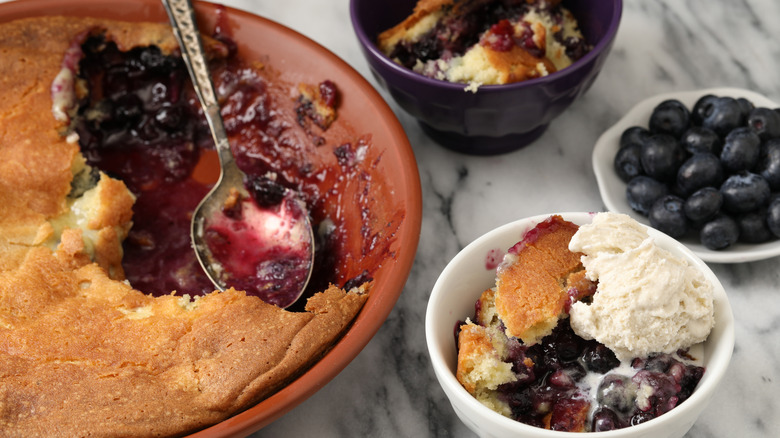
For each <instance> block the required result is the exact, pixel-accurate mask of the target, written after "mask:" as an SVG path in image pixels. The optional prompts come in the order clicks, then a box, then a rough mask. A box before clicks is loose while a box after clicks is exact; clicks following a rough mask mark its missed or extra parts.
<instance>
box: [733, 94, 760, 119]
mask: <svg viewBox="0 0 780 438" xmlns="http://www.w3.org/2000/svg"><path fill="white" fill-rule="evenodd" d="M737 103H739V107H740V108H741V109H742V114H745V117H747V115H748V114H750V112H751V111H753V110H754V109H755V108H756V106H755V105H753V102H751V101H749V100H747V99H745V98H744V97H738V98H737Z"/></svg>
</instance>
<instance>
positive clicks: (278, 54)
mask: <svg viewBox="0 0 780 438" xmlns="http://www.w3.org/2000/svg"><path fill="white" fill-rule="evenodd" d="M196 9H197V12H198V18H199V21H200V26H201V28H202V29H203V30H205V31H206V32H209V31H210V30H211V29H213V27H214V26H215V22H216V20H217V16H218V15H220V14H224V15H225V16H226V17H227V19H228V23H229V27H230V29H231V31H232V34H233V37H234V39H235V41H236V42H237V44H238V53H239V56H240V57H242V58H244V59H252V60H258V61H260V62H264V63H266V62H267V63H268V64H269V65H270V66H272V67H273V68H274V69H275V70H276V71H278V72H279V78H280V80H284V81H288V82H290V83H297V82H307V83H317V82H319V81H321V80H323V79H329V80H332V81H333V82H335V83H336V84H338V86H339V90H340V92H341V104H340V107H339V117H338V119H337V121H336V123H335V124H334V129H335V130H337V131H336V132H338V133H342V134H343V135H344V136H345V137H347V138H348V137H350V136H367V138H369V139H370V143H371V146H372V147H373V148H375V149H377V150H378V151H379V152H377V156H378V157H381V159H380V160H377V164H376V166H374V167H373V170H372V171H373V172H374V173H375V175H373V176H374V177H376V180H378V181H382V193H386V194H389V199H387V200H386V203H383V204H384V205H387V206H392V209H391V210H393V211H386V212H382V213H380V215H381V214H387V215H389V214H393V213H394V214H398V213H399V212H400V214H401V216H402V217H403V219H402V221H401V224H400V226H399V227H398V229H397V231H396V232H395V233H394V234H393V236H392V238H393V241H392V244H391V245H390V251H388V252H387V256H386V257H385V258H384V259H383V260H381V263H378V264H374V263H375V261H371V262H370V263H372V264H374V265H373V266H372V269H373V272H374V275H373V278H374V288H373V290H372V292H371V295H370V298H369V299H368V301H367V302H366V304H365V306H364V308H363V309H362V311H361V312H360V314H359V315H358V317H357V318H356V320H355V321H354V323H353V325H352V327H351V328H350V329H349V331H348V332H347V333H346V334H345V335H344V336H343V338H342V339H341V340H340V341H339V342H338V343H337V344H336V345H334V346H333V348H332V349H331V350H330V351H329V352H327V353H326V355H325V356H324V357H323V358H322V359H321V360H319V362H317V363H316V364H315V365H314V366H313V367H312V368H310V369H309V370H308V371H307V372H306V373H305V374H303V375H302V376H300V377H299V378H298V379H297V380H295V381H294V382H292V383H290V384H289V385H287V386H286V387H285V388H284V389H282V390H280V391H279V392H277V393H276V394H274V395H272V396H271V397H269V398H267V399H265V400H263V401H262V402H260V403H259V404H257V405H255V406H254V407H252V408H250V409H248V410H246V411H244V412H241V413H239V414H237V415H235V416H233V417H231V418H229V419H228V420H226V421H223V422H222V423H219V424H217V425H214V426H212V427H210V428H208V429H205V430H202V431H200V432H197V433H195V434H193V435H192V436H196V437H206V436H208V437H217V436H219V437H232V436H245V435H248V434H250V433H252V432H254V431H256V430H258V429H260V428H262V427H264V426H266V425H268V424H269V423H271V422H273V421H274V420H276V419H277V418H279V417H281V416H282V415H284V414H285V413H286V412H288V411H289V410H291V409H292V408H293V407H295V406H296V405H298V404H299V403H301V402H302V401H303V400H305V399H306V398H308V397H309V396H311V395H312V394H314V392H316V391H317V390H319V389H320V388H322V387H323V386H325V384H327V383H328V382H329V381H330V380H331V379H332V378H333V377H335V376H336V375H337V374H338V373H339V372H340V371H341V370H342V369H344V367H346V365H347V364H349V362H350V361H351V360H352V359H354V358H355V357H356V356H357V354H358V353H359V352H360V351H361V350H362V349H363V347H364V346H365V345H366V344H367V343H368V342H369V340H370V339H371V338H372V337H373V335H374V334H375V333H376V332H377V330H378V329H379V327H380V326H381V325H382V323H383V322H384V321H385V319H386V317H387V315H388V314H389V313H390V311H391V309H392V308H393V306H394V304H395V302H396V300H397V299H398V297H399V295H400V293H401V291H402V290H403V288H404V284H405V282H406V279H407V277H408V275H409V272H410V269H411V266H412V262H413V260H414V255H415V252H416V249H417V243H418V238H419V233H420V222H421V210H422V206H421V202H422V201H421V193H420V180H419V175H418V171H417V164H416V162H415V159H414V154H413V152H412V149H411V147H410V145H409V141H408V139H407V137H406V134H405V133H404V130H403V128H402V126H401V125H400V123H399V122H398V120H397V118H396V117H395V115H394V114H393V112H392V111H391V110H390V108H389V107H388V106H387V104H386V103H385V102H384V100H383V99H382V98H381V96H380V95H379V94H378V93H377V92H376V90H374V89H373V88H372V86H371V85H370V84H369V83H368V82H367V81H366V80H365V79H364V78H363V77H362V76H361V75H360V74H359V73H357V72H356V71H355V70H353V69H352V68H351V67H350V66H349V65H348V64H346V63H345V62H344V61H342V60H341V59H339V58H338V57H337V56H335V55H334V54H333V53H331V52H329V51H328V50H327V49H325V48H323V47H322V46H320V45H318V44H317V43H315V42H313V41H311V40H309V39H308V38H306V37H304V36H302V35H300V34H298V33H296V32H295V31H292V30H290V29H288V28H286V27H284V26H282V25H279V24H277V23H275V22H272V21H270V20H267V19H265V18H262V17H258V16H255V15H252V14H250V13H247V12H243V11H240V10H236V9H232V8H227V7H222V6H218V5H216V4H211V3H204V2H199V3H196ZM40 15H66V16H93V17H99V18H109V19H117V20H126V21H158V22H167V21H168V19H167V16H166V15H165V11H164V9H163V7H162V5H161V3H160V2H158V1H156V0H137V1H130V2H105V1H101V0H66V1H63V0H25V1H18V2H9V3H3V4H0V22H6V21H10V20H14V19H18V18H24V17H31V16H40ZM327 153H328V154H332V152H327ZM322 154H323V159H325V158H324V157H325V155H326V152H324V151H323V152H322ZM215 170H216V167H215V166H213V165H211V166H210V165H209V163H205V165H204V166H202V167H201V169H200V170H199V171H200V172H201V173H202V175H201V177H200V178H205V179H208V178H210V176H209V175H210V174H212V173H213V172H214V171H215ZM200 178H199V179H200ZM382 209H383V210H388V208H387V207H382ZM356 210H358V209H356ZM354 214H359V211H356V212H355V213H354ZM396 217H398V216H396ZM355 263H357V264H358V265H359V264H360V263H369V261H364V260H362V259H358V260H356V262H355Z"/></svg>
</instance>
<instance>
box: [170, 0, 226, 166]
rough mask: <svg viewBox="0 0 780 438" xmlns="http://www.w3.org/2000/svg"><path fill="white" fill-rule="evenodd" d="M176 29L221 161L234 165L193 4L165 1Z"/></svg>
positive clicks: (176, 34)
mask: <svg viewBox="0 0 780 438" xmlns="http://www.w3.org/2000/svg"><path fill="white" fill-rule="evenodd" d="M162 3H163V6H165V10H166V11H167V13H168V17H169V18H170V20H171V26H172V27H173V33H174V35H175V36H176V39H177V40H178V41H179V46H180V47H181V51H182V58H183V59H184V64H185V65H187V69H188V70H189V72H190V77H192V81H193V84H194V86H195V92H196V93H197V95H198V99H199V100H200V103H201V105H202V106H203V110H204V113H205V115H206V120H207V121H208V123H209V126H210V127H211V133H212V136H213V137H214V144H215V145H216V146H217V152H218V154H219V159H220V161H221V162H222V163H223V164H225V163H227V162H232V161H233V155H232V154H231V153H230V146H229V145H228V141H227V134H226V133H225V126H224V123H223V122H222V116H221V114H220V112H219V105H218V102H217V94H216V93H215V92H214V84H213V83H212V82H211V74H210V73H209V68H208V64H207V63H206V56H205V52H204V50H203V43H202V41H201V39H200V32H198V29H197V27H196V24H195V10H194V9H193V7H192V3H191V1H190V0H162Z"/></svg>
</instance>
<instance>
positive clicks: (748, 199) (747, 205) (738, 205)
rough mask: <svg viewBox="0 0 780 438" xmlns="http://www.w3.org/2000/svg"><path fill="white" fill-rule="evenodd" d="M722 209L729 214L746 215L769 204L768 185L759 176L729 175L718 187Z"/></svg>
mask: <svg viewBox="0 0 780 438" xmlns="http://www.w3.org/2000/svg"><path fill="white" fill-rule="evenodd" d="M720 193H721V195H723V208H725V209H726V210H727V211H729V212H731V213H747V212H749V211H753V210H756V209H758V208H759V207H762V206H764V205H766V204H767V202H769V195H770V193H771V192H770V190H769V183H767V182H766V180H765V179H764V177H762V176H761V175H758V174H755V173H750V172H740V173H738V174H735V175H731V176H730V177H728V178H727V179H726V181H724V182H723V184H722V185H721V186H720Z"/></svg>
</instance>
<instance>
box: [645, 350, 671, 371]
mask: <svg viewBox="0 0 780 438" xmlns="http://www.w3.org/2000/svg"><path fill="white" fill-rule="evenodd" d="M672 363H674V358H673V357H672V356H669V355H668V354H656V355H652V356H650V357H648V358H647V360H645V361H644V364H643V365H642V369H643V370H646V371H650V372H653V373H665V372H666V371H667V370H669V367H671V366H672Z"/></svg>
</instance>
